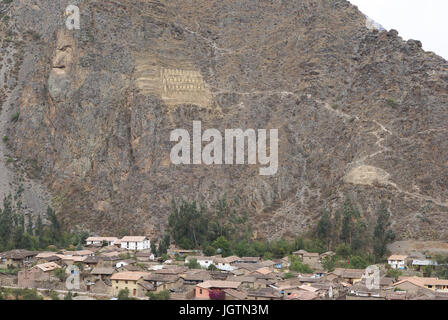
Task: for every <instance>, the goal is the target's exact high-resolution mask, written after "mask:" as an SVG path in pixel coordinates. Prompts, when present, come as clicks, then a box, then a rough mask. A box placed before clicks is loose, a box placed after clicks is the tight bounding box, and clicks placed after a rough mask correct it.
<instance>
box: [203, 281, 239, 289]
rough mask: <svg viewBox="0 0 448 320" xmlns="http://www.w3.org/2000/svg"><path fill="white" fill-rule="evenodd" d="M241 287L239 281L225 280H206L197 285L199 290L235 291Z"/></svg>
mask: <svg viewBox="0 0 448 320" xmlns="http://www.w3.org/2000/svg"><path fill="white" fill-rule="evenodd" d="M240 285H241V282H239V281H227V280H208V281H205V282H202V283H200V284H198V285H197V286H198V287H200V288H205V289H209V288H221V289H237V288H238V287H239V286H240Z"/></svg>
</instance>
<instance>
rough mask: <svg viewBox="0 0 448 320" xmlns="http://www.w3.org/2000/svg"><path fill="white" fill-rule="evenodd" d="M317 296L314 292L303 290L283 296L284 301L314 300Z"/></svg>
mask: <svg viewBox="0 0 448 320" xmlns="http://www.w3.org/2000/svg"><path fill="white" fill-rule="evenodd" d="M318 297H319V296H318V295H317V294H316V293H314V292H309V291H304V290H294V291H292V292H291V294H289V295H287V296H285V300H315V299H317V298H318Z"/></svg>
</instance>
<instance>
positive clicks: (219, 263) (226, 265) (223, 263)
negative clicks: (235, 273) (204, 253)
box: [213, 256, 239, 271]
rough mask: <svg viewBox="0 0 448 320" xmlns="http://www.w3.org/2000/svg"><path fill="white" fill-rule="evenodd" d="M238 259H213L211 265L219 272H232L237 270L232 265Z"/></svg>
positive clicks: (233, 257) (232, 257)
mask: <svg viewBox="0 0 448 320" xmlns="http://www.w3.org/2000/svg"><path fill="white" fill-rule="evenodd" d="M238 259H239V258H238V257H235V256H231V257H227V258H220V257H218V258H215V259H213V264H214V265H215V266H216V268H218V269H219V270H224V271H232V270H234V269H236V268H237V267H236V266H235V265H234V264H235V262H236V261H237V260H238ZM238 267H239V266H238Z"/></svg>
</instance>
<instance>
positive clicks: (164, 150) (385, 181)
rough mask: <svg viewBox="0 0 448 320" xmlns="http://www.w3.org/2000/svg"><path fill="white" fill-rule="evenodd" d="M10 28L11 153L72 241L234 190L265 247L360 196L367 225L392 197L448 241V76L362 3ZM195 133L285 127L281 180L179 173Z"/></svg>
mask: <svg viewBox="0 0 448 320" xmlns="http://www.w3.org/2000/svg"><path fill="white" fill-rule="evenodd" d="M30 2H31V4H30ZM68 4H76V5H78V6H79V8H80V12H81V29H80V30H72V31H69V30H67V29H66V28H65V18H66V17H65V16H64V12H65V8H66V6H67V5H68ZM9 15H10V16H11V19H10V21H9V22H8V25H7V26H2V27H1V28H2V29H1V30H0V32H1V34H2V44H3V48H2V49H1V50H2V51H1V54H2V55H5V53H6V52H7V50H16V51H17V52H18V54H19V55H20V59H18V62H17V63H13V62H12V61H11V62H10V63H9V64H7V63H5V61H3V63H4V64H5V66H6V67H7V68H9V69H8V70H9V71H8V72H9V74H11V77H12V75H13V74H15V76H16V79H17V80H16V81H15V82H16V83H14V84H11V83H9V82H5V90H4V95H5V98H4V100H5V101H4V104H5V105H8V109H7V110H9V111H7V112H9V113H8V116H10V115H11V114H15V113H16V112H20V117H19V119H18V121H17V122H10V121H8V122H7V123H8V129H7V132H8V133H7V135H8V137H9V139H8V147H9V150H10V152H11V153H13V155H14V156H15V157H16V158H17V165H16V168H24V169H25V171H26V172H27V173H28V175H27V176H28V177H31V178H34V179H38V180H37V181H40V183H41V184H42V185H43V186H45V187H47V188H48V190H49V192H50V193H51V197H52V202H53V205H54V206H55V207H56V208H57V210H58V212H59V214H60V216H61V217H63V218H64V220H65V221H66V222H69V223H70V224H69V225H71V226H73V227H74V228H75V227H80V228H83V229H87V230H90V231H92V232H97V233H112V232H116V231H118V230H122V229H125V230H128V231H129V232H131V233H146V234H160V233H161V232H162V231H163V230H164V227H165V225H166V221H167V217H168V215H169V208H170V201H171V199H172V197H176V198H185V199H189V200H192V199H196V200H199V201H203V202H205V203H210V202H212V201H214V200H215V199H217V197H220V196H222V195H224V194H227V196H228V197H235V196H236V197H239V198H240V202H241V203H242V204H243V205H244V206H245V207H246V208H247V209H248V211H249V212H250V216H251V219H252V221H253V222H254V224H255V230H257V231H258V235H261V236H265V237H267V238H274V237H279V236H293V235H296V234H298V233H300V232H303V231H306V230H307V229H308V228H309V227H311V226H313V225H314V224H315V222H316V220H317V219H318V217H319V216H320V214H321V212H322V210H323V209H324V208H328V209H332V208H335V207H337V206H339V205H340V204H341V203H342V202H343V201H344V198H345V197H346V196H350V197H351V198H352V200H353V201H354V202H355V203H356V204H357V205H358V206H359V208H361V209H362V211H363V215H364V216H365V217H366V219H368V220H369V219H374V217H373V215H374V212H375V210H376V208H377V206H378V204H379V203H380V201H381V200H385V201H387V203H388V206H389V209H390V211H391V213H392V217H393V220H394V225H393V227H394V229H395V231H396V232H397V233H398V234H399V235H400V237H402V238H409V237H412V238H425V239H429V238H441V239H447V238H448V188H447V186H448V140H447V132H448V126H447V120H448V94H447V93H448V63H447V61H445V60H444V59H442V58H441V57H439V56H437V55H435V54H433V53H428V52H424V51H423V50H422V48H421V44H420V43H419V42H418V41H412V40H411V41H407V42H405V41H403V40H402V39H401V38H400V37H399V36H398V33H397V32H395V31H390V32H386V31H378V30H375V29H374V28H372V23H369V19H367V18H366V17H365V16H364V15H363V14H362V13H361V12H359V11H358V9H357V8H356V7H354V6H352V5H351V4H350V3H349V2H347V1H345V0H332V1H329V0H300V1H298V0H294V1H292V0H287V1H286V0H285V1H283V0H279V1H259V0H245V1H223V0H219V1H218V0H206V1H205V0H194V1H193V0H169V1H156V0H154V1H144V0H133V1H131V0H115V1H112V0H108V1H99V0H97V1H80V0H79V1H75V0H73V1H71V2H70V3H69V2H67V1H60V0H57V1H56V0H39V1H19V0H14V1H13V6H12V7H11V8H10V10H9ZM6 37H10V38H11V40H12V41H8V42H7V41H5V39H6ZM8 48H9V49H8ZM14 71H15V72H14ZM1 81H2V87H3V86H4V85H3V84H4V82H3V81H4V80H3V79H1ZM11 81H12V80H11ZM11 81H10V82H11ZM8 86H13V87H14V89H10V88H9V87H8ZM6 87H8V88H6ZM3 113H5V108H4V112H3ZM8 119H9V118H8ZM193 120H200V121H202V127H203V129H207V128H216V129H218V130H220V131H221V132H223V131H224V130H225V129H229V128H242V129H247V128H254V129H259V128H264V129H270V128H276V129H278V130H279V168H278V172H277V174H276V175H273V176H261V175H259V173H258V166H254V165H213V166H206V165H173V164H172V163H171V161H170V150H171V148H172V146H173V145H174V143H173V142H170V132H171V131H172V130H174V129H177V128H185V129H188V130H189V131H190V132H191V128H192V122H193ZM34 181H36V180H34ZM435 226H437V228H434V227H435Z"/></svg>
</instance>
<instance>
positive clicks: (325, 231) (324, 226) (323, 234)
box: [317, 211, 332, 250]
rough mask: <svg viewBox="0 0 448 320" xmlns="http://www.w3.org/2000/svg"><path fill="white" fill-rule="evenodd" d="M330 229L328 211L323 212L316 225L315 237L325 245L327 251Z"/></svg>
mask: <svg viewBox="0 0 448 320" xmlns="http://www.w3.org/2000/svg"><path fill="white" fill-rule="evenodd" d="M331 227H332V226H331V218H330V214H329V212H328V211H324V213H323V215H322V217H321V218H320V220H319V222H318V223H317V237H318V238H319V239H320V240H322V241H324V242H325V243H326V245H327V248H328V250H329V249H330V241H331Z"/></svg>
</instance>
